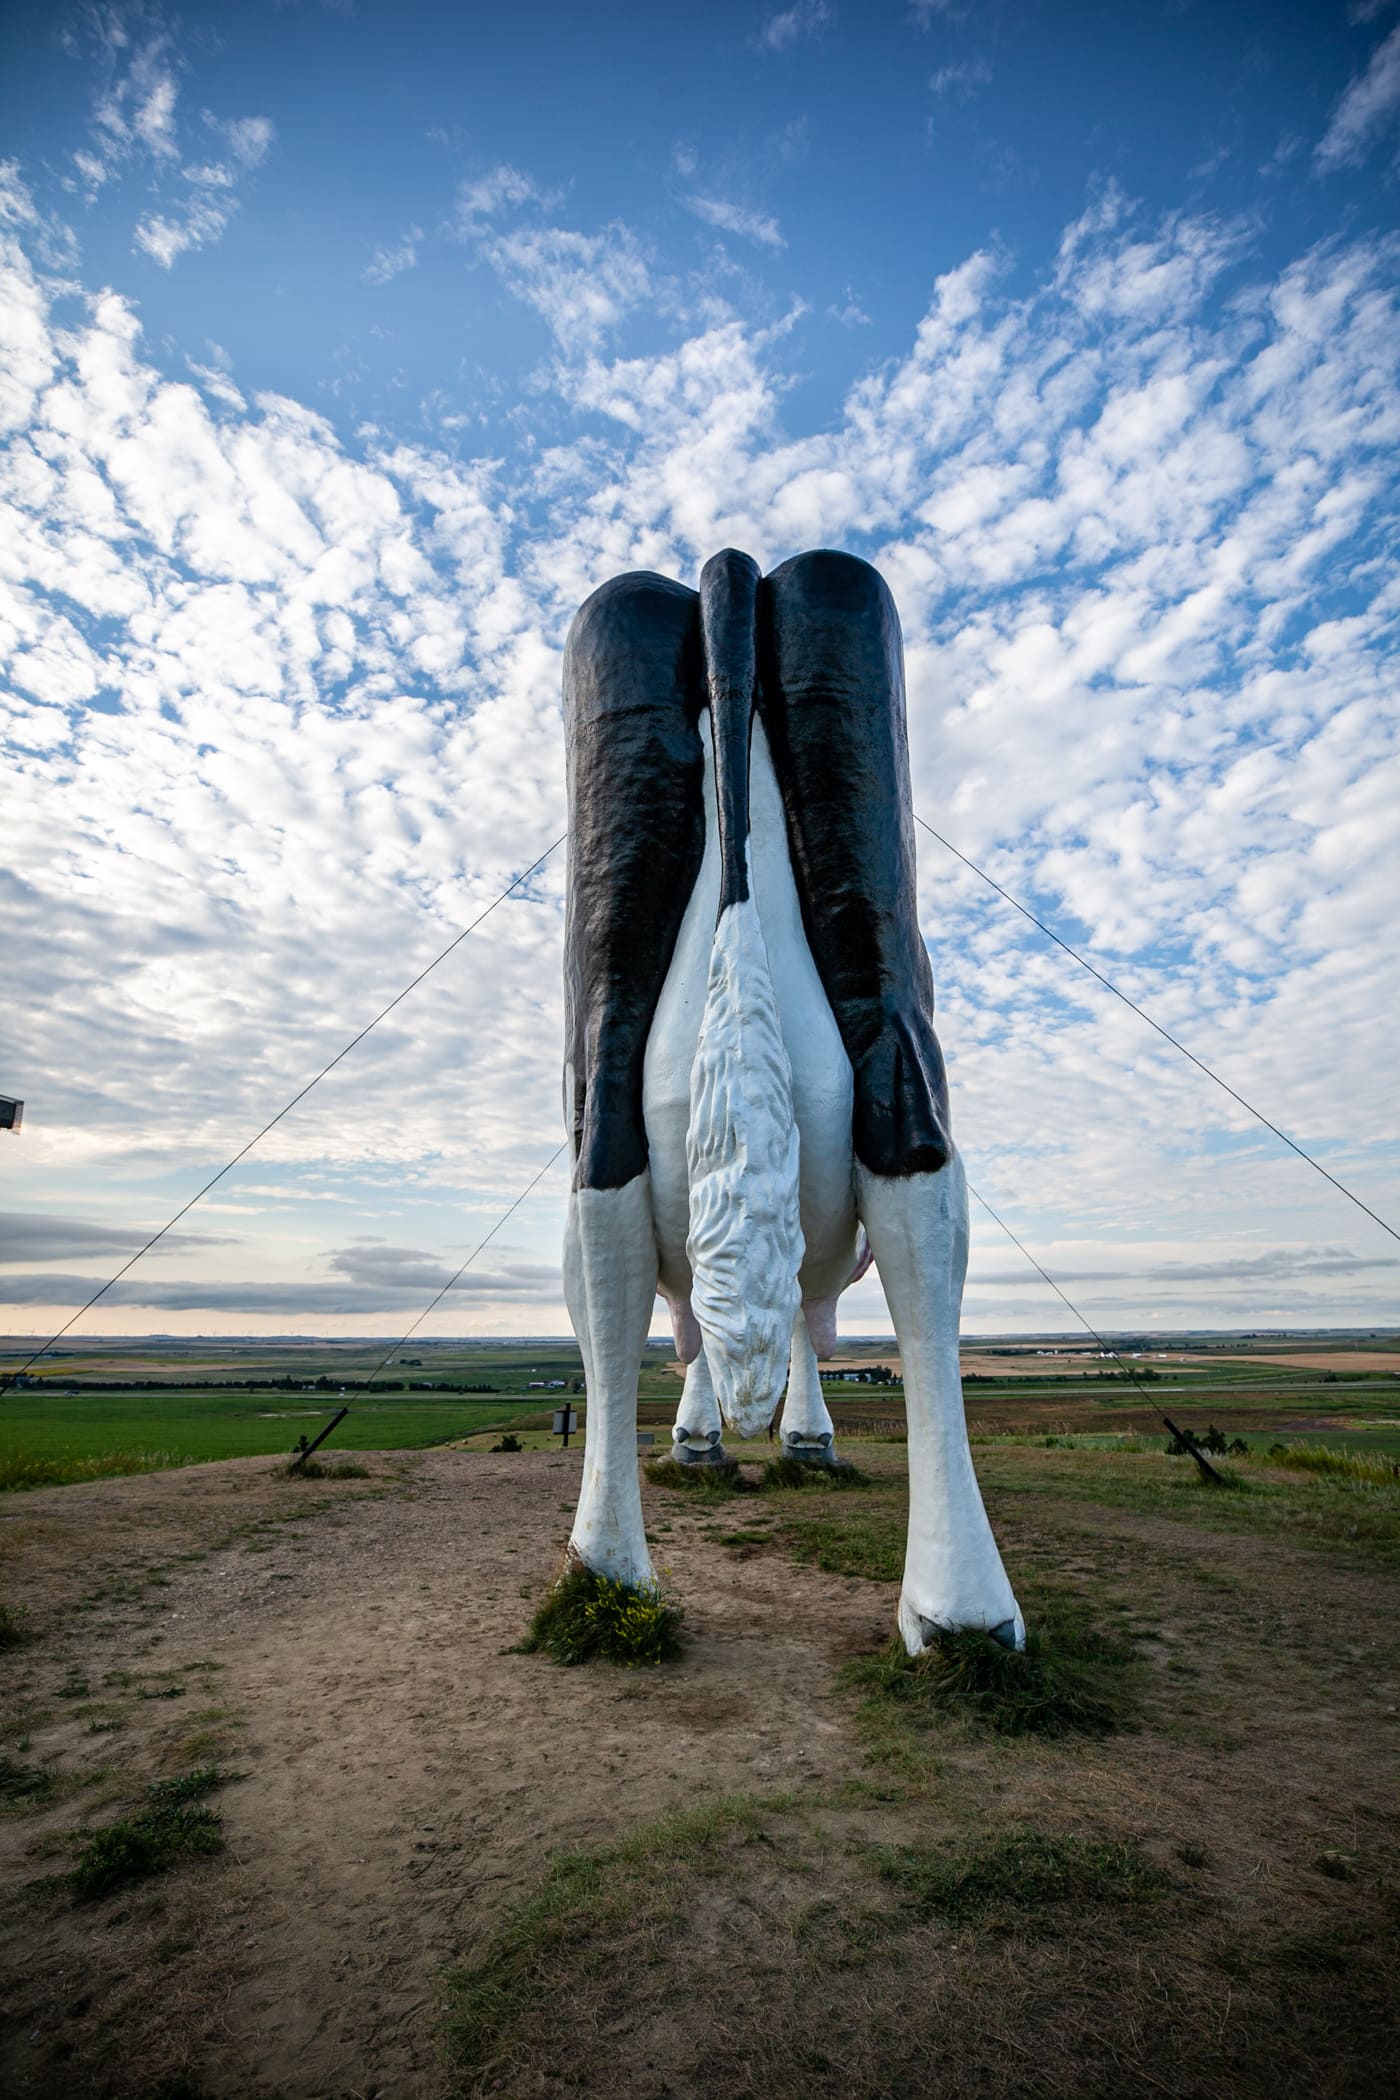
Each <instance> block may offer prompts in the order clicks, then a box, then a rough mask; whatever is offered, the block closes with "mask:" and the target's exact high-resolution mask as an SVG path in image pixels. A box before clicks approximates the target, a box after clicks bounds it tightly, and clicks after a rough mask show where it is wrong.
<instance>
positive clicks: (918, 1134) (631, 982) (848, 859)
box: [564, 550, 1024, 1654]
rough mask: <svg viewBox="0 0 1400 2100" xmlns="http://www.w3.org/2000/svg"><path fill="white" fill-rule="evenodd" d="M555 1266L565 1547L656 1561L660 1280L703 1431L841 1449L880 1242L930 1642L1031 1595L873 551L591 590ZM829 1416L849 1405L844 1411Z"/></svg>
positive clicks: (577, 748) (602, 1557)
mask: <svg viewBox="0 0 1400 2100" xmlns="http://www.w3.org/2000/svg"><path fill="white" fill-rule="evenodd" d="M564 720H565V729H566V734H567V741H568V768H569V890H568V920H567V930H566V945H567V959H566V964H565V971H566V992H567V1049H566V1058H567V1063H566V1068H565V1105H566V1115H567V1118H568V1121H569V1127H570V1132H571V1140H572V1156H573V1185H572V1190H571V1193H570V1197H569V1215H568V1225H567V1230H566V1235H565V1245H564V1290H565V1296H566V1299H567V1302H568V1307H569V1314H570V1317H571V1319H572V1321H573V1324H574V1329H575V1332H576V1333H577V1335H578V1339H579V1346H580V1348H581V1350H582V1352H583V1362H584V1370H585V1374H586V1379H587V1389H588V1434H587V1442H586V1446H585V1452H584V1469H583V1488H582V1492H581V1494H580V1497H579V1506H578V1513H577V1516H576V1518H575V1521H574V1527H573V1534H572V1538H571V1541H570V1552H571V1557H572V1558H573V1559H575V1560H576V1561H579V1562H582V1563H583V1564H584V1565H585V1566H586V1567H589V1568H592V1569H595V1570H597V1571H598V1572H600V1573H602V1574H606V1575H608V1576H611V1577H614V1578H616V1579H619V1580H621V1581H623V1582H626V1583H629V1584H643V1583H647V1582H649V1581H651V1580H652V1567H651V1560H650V1557H649V1555H648V1552H647V1544H646V1535H645V1532H644V1529H643V1524H642V1506H641V1494H640V1488H639V1483H638V1477H637V1444H636V1399H637V1375H638V1371H639V1368H640V1364H641V1357H642V1352H643V1350H644V1348H645V1346H646V1340H647V1333H648V1330H649V1327H650V1323H651V1315H652V1306H653V1303H654V1300H655V1295H656V1293H657V1292H658V1290H659V1291H660V1293H661V1294H662V1295H663V1296H664V1297H665V1298H666V1300H667V1301H668V1303H669V1306H670V1311H671V1319H672V1324H673V1328H674V1331H675V1337H676V1346H677V1349H678V1351H679V1354H680V1356H681V1359H682V1360H683V1361H684V1362H685V1363H686V1364H687V1365H688V1367H689V1368H688V1370H687V1374H686V1390H685V1397H684V1399H683V1401H682V1405H681V1412H680V1416H679V1419H678V1422H677V1427H676V1432H675V1435H676V1448H677V1454H678V1456H680V1457H681V1458H686V1457H693V1456H696V1455H700V1454H703V1453H706V1452H707V1451H708V1450H711V1449H712V1448H713V1446H714V1445H716V1444H717V1443H718V1435H717V1431H718V1421H717V1418H716V1417H715V1414H714V1410H715V1407H716V1403H717V1406H718V1411H719V1413H720V1414H722V1415H723V1417H724V1420H725V1422H726V1423H728V1424H730V1425H731V1426H732V1427H734V1428H735V1429H736V1430H737V1431H738V1432H739V1433H740V1434H741V1435H743V1436H751V1435H753V1434H754V1433H755V1431H757V1430H759V1429H764V1428H766V1427H767V1426H768V1424H769V1422H770V1420H771V1418H772V1415H773V1411H774V1408H775V1405H776V1403H777V1400H778V1399H779V1397H780V1395H781V1393H782V1389H783V1384H784V1380H785V1378H788V1377H789V1370H790V1372H791V1376H790V1379H789V1386H788V1402H787V1410H786V1413H785V1416H784V1424H783V1428H784V1437H785V1442H786V1444H787V1445H788V1447H789V1448H792V1449H794V1450H796V1451H798V1452H799V1453H802V1454H805V1455H808V1456H812V1457H819V1456H821V1455H823V1454H826V1453H829V1452H830V1448H831V1446H830V1418H829V1417H828V1416H827V1415H826V1412H825V1408H824V1405H823V1403H822V1400H821V1395H820V1386H819V1384H818V1380H817V1372H816V1359H817V1357H818V1356H820V1355H824V1354H829V1353H830V1351H831V1349H832V1346H833V1343H834V1338H835V1333H836V1301H837V1298H838V1296H839V1294H840V1292H841V1291H842V1290H843V1289H844V1288H845V1286H846V1285H847V1284H848V1283H850V1282H851V1281H853V1280H854V1278H855V1277H856V1275H858V1274H859V1273H861V1271H862V1268H863V1266H864V1264H865V1263H866V1262H868V1261H869V1259H870V1257H871V1255H872V1254H873V1257H874V1261H875V1265H876V1267H877V1268H878V1270H879V1274H880V1281H881V1283H882V1284H883V1286H884V1291H885V1296H886V1299H887V1300H888V1303H889V1308H890V1312H891V1315H892V1316H893V1320H894V1325H895V1331H896V1333H897V1335H898V1337H899V1344H900V1350H901V1354H902V1357H903V1364H904V1393H905V1405H906V1409H907V1413H908V1425H909V1537H908V1548H907V1553H906V1558H905V1563H904V1581H903V1587H902V1590H901V1594H900V1604H899V1624H900V1630H901V1632H902V1634H903V1637H904V1642H905V1645H906V1647H907V1648H908V1650H909V1652H910V1653H911V1654H917V1653H918V1652H919V1651H920V1650H922V1649H923V1648H925V1647H927V1646H928V1645H929V1644H930V1643H931V1642H932V1641H934V1640H935V1639H936V1638H937V1637H938V1635H939V1634H940V1633H941V1632H947V1631H952V1630H956V1629H959V1628H963V1627H979V1628H982V1629H984V1630H985V1631H987V1632H988V1633H991V1634H993V1635H995V1637H996V1638H997V1639H998V1640H1000V1641H1002V1642H1004V1643H1006V1644H1007V1645H1008V1646H1014V1647H1019V1646H1020V1645H1021V1644H1022V1642H1023V1640H1024V1625H1023V1621H1022V1618H1021V1614H1020V1611H1019V1610H1018V1608H1017V1604H1016V1599H1015V1597H1014V1596H1013V1594H1012V1590H1011V1585H1010V1583H1009V1582H1008V1580H1007V1577H1006V1573H1005V1570H1004V1569H1003V1567H1002V1563H1001V1557H1000V1555H999V1553H998V1551H997V1547H996V1542H995V1540H994V1539H993V1537H992V1531H991V1527H990V1525H989V1524H988V1522H987V1517H986V1512H985V1511H984V1509H983V1506H982V1498H981V1495H980V1493H979V1492H978V1487H977V1480H976V1476H975V1475H974V1473H973V1469H972V1458H971V1454H970V1452H969V1450H968V1442H967V1430H966V1425H965V1422H964V1417H963V1403H962V1384H961V1379H960V1376H959V1370H958V1316H959V1310H960V1306H961V1302H962V1287H963V1276H964V1272H965V1270H966V1266H967V1238H968V1228H967V1194H966V1187H965V1183H964V1179H963V1170H962V1165H961V1162H960V1160H959V1158H958V1154H957V1152H956V1150H955V1148H954V1145H953V1140H952V1134H951V1128H950V1124H949V1116H948V1092H947V1083H946V1078H945V1074H944V1068H943V1059H942V1055H941V1053H940V1051H939V1047H938V1039H937V1037H936V1036H935V1034H934V1029H933V977H932V973H931V971H930V968H929V962H928V955H927V953H926V951H925V948H924V943H923V939H922V936H921V934H920V932H919V922H918V913H917V907H916V895H915V867H914V841H913V815H912V808H911V804H910V795H909V760H908V747H907V743H906V737H905V723H904V667H903V650H902V644H901V639H900V630H899V619H898V615H897V614H896V612H895V608H894V602H893V600H892V598H891V596H890V593H889V590H888V588H887V587H886V585H885V583H884V581H883V580H882V578H881V577H880V576H879V575H878V574H877V572H876V571H875V570H874V569H873V568H871V567H870V566H869V564H868V563H866V562H863V561H859V560H857V559H856V558H855V557H854V556H852V555H848V554H837V553H829V552H822V553H814V554H801V555H798V556H796V557H795V558H794V559H793V560H791V561H787V562H784V563H783V564H782V566H781V567H780V568H777V569H775V570H774V571H773V573H772V574H771V575H770V576H760V574H759V571H758V568H757V566H756V565H755V563H754V562H752V561H751V560H750V559H749V557H748V556H747V555H744V554H739V553H736V552H734V551H733V550H729V551H726V552H725V553H722V554H717V555H715V557H714V558H713V560H711V561H710V562H708V563H707V564H706V566H705V569H704V571H703V573H702V575H701V578H700V588H699V591H698V592H696V591H692V590H689V589H687V588H686V586H685V585H683V584H680V583H673V582H671V581H670V580H669V578H667V577H664V576H655V575H651V574H646V573H643V574H639V575H630V576H619V577H616V578H615V579H614V580H613V581H612V582H611V583H606V584H604V585H603V586H602V588H601V589H600V590H597V591H595V592H594V594H593V596H592V597H591V598H589V599H588V601H587V603H586V604H585V605H584V606H583V607H582V608H581V609H580V611H579V613H578V614H577V616H576V618H575V620H574V623H573V626H572V628H571V630H570V633H569V638H568V644H567V648H566V651H565V659H564ZM823 1425H824V1426H823Z"/></svg>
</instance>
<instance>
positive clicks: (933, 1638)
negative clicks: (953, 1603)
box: [900, 1612, 1026, 1655]
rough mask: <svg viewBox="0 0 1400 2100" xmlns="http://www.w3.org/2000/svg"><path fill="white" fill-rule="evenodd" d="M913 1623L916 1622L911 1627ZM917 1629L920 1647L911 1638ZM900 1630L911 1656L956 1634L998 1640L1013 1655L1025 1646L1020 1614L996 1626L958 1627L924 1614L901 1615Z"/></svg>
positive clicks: (998, 1644)
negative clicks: (976, 1634) (926, 1616)
mask: <svg viewBox="0 0 1400 2100" xmlns="http://www.w3.org/2000/svg"><path fill="white" fill-rule="evenodd" d="M910 1621H912V1622H913V1623H912V1626H911V1625H910V1623H909V1622H910ZM914 1628H917V1630H918V1640H917V1645H916V1643H915V1642H914V1641H912V1640H911V1639H910V1638H909V1635H910V1633H911V1632H912V1631H913V1630H914ZM900 1630H901V1632H903V1634H904V1637H905V1641H904V1644H905V1647H906V1648H907V1649H908V1651H909V1653H910V1654H911V1655H922V1654H924V1653H926V1652H927V1650H928V1649H930V1648H933V1647H936V1646H937V1645H938V1643H939V1642H940V1641H944V1640H947V1638H948V1637H949V1635H950V1634H954V1633H985V1634H986V1636H987V1638H988V1640H992V1641H995V1642H996V1643H997V1646H998V1647H1000V1648H1009V1649H1011V1650H1012V1652H1013V1653H1015V1652H1017V1651H1018V1650H1020V1649H1022V1648H1024V1647H1025V1645H1026V1628H1025V1622H1024V1620H1023V1619H1022V1618H1021V1615H1020V1613H1019V1612H1018V1613H1017V1614H1016V1615H1015V1617H1014V1618H1010V1619H1001V1620H999V1621H998V1622H997V1624H996V1625H995V1626H969V1625H967V1624H963V1625H961V1626H956V1625H954V1624H952V1623H951V1622H950V1621H948V1620H944V1619H927V1618H925V1617H924V1615H923V1613H922V1612H908V1613H907V1614H906V1613H905V1612H901V1613H900Z"/></svg>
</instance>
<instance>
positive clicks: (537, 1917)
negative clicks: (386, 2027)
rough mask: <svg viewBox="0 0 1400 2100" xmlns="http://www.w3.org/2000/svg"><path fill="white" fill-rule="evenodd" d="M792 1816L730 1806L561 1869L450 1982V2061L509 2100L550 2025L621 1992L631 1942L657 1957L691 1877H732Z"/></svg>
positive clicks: (669, 1819)
mask: <svg viewBox="0 0 1400 2100" xmlns="http://www.w3.org/2000/svg"><path fill="white" fill-rule="evenodd" d="M789 1806H790V1802H789V1800H788V1797H786V1796H780V1797H777V1798H775V1799H774V1800H772V1801H768V1802H758V1801H756V1800H754V1799H753V1798H752V1797H751V1796H748V1795H733V1796H727V1797H721V1798H718V1799H716V1800H713V1801H709V1802H706V1803H705V1804H704V1805H703V1806H701V1807H699V1808H695V1809H683V1810H680V1811H678V1812H676V1813H675V1814H672V1815H668V1816H663V1817H661V1818H660V1819H659V1820H658V1821H656V1822H654V1823H648V1824H645V1825H644V1826H643V1827H642V1828H641V1829H639V1830H635V1831H633V1832H632V1833H631V1834H630V1835H629V1836H627V1837H625V1838H623V1839H621V1840H620V1841H619V1842H618V1843H616V1844H612V1845H605V1846H599V1847H597V1848H595V1849H593V1850H590V1851H586V1852H568V1853H564V1854H562V1855H560V1856H559V1857H558V1858H557V1859H555V1860H554V1861H553V1863H552V1864H551V1865H550V1867H549V1868H548V1869H547V1871H546V1873H545V1875H544V1877H543V1879H542V1880H541V1882H540V1883H539V1885H538V1886H537V1887H536V1888H535V1889H533V1890H532V1891H530V1892H529V1893H528V1894H527V1895H525V1896H523V1897H519V1898H517V1899H516V1900H515V1902H514V1903H512V1904H511V1905H510V1907H509V1908H508V1909H507V1911H506V1913H505V1915H504V1917H503V1918H502V1919H501V1921H500V1923H499V1924H498V1925H497V1926H496V1928H495V1930H494V1932H493V1933H492V1935H491V1938H490V1940H489V1941H488V1943H487V1945H486V1948H485V1950H484V1951H483V1953H482V1954H481V1955H480V1956H479V1957H478V1959H477V1960H475V1961H474V1962H471V1963H469V1964H463V1965H462V1966H461V1967H459V1968H457V1969H455V1970H453V1971H452V1972H450V1974H449V1977H448V2005H449V2012H448V2019H447V2023H446V2037H447V2044H448V2051H449V2056H450V2060H451V2064H452V2068H453V2070H454V2072H455V2073H456V2074H457V2077H458V2078H459V2079H460V2080H462V2081H464V2082H466V2084H467V2089H468V2090H469V2091H472V2092H483V2091H497V2090H501V2089H502V2086H503V2085H505V2086H506V2089H507V2090H508V2089H509V2087H508V2085H507V2084H506V2081H507V2077H508V2072H509V2067H510V2066H511V2065H512V2064H514V2063H515V2062H517V2061H518V2060H519V2058H520V2057H521V2056H523V2055H526V2054H528V2053H529V2052H530V2051H531V2050H532V2049H533V2048H534V2047H535V2046H536V2045H537V2041H538V2031H539V2028H540V2026H541V2024H542V2023H544V2022H550V2021H551V2020H552V2021H554V2022H555V2023H557V2022H558V2020H559V2018H560V2017H561V2015H563V2014H565V2013H566V2012H567V2010H568V2007H569V2004H570V2003H571V2002H572V2000H573V1998H574V1996H575V1994H576V1992H577V1989H578V1986H579V1984H580V1983H581V1982H582V1983H584V1984H585V1985H587V1986H592V1985H593V1984H594V1983H595V1982H596V1983H599V1984H601V1985H603V1986H604V1987H605V1988H606V1990H607V1992H608V1993H609V1994H613V1993H615V1992H616V1991H617V1990H618V1988H619V1976H620V1974H621V1973H624V1972H620V1971H619V1969H618V1967H617V1949H618V1946H619V1944H624V1943H626V1942H627V1941H629V1940H630V1941H634V1942H636V1943H637V1944H638V1945H639V1946H640V1947H645V1948H647V1949H648V1951H649V1952H650V1953H651V1955H652V1958H653V1959H654V1958H655V1949H656V1947H657V1945H658V1942H659V1941H660V1940H661V1939H663V1938H664V1937H666V1936H668V1934H669V1932H670V1931H671V1930H674V1929H675V1927H676V1925H677V1924H678V1923H679V1922H680V1920H681V1917H682V1916H683V1912H682V1910H681V1907H680V1906H681V1904H682V1902H683V1900H684V1899H683V1897H682V1896H681V1895H680V1894H679V1893H678V1892H679V1891H681V1890H684V1889H685V1888H686V1886H687V1882H688V1878H689V1877H690V1876H693V1875H694V1874H695V1873H696V1872H699V1873H701V1874H703V1873H705V1872H707V1871H709V1872H715V1871H718V1870H722V1869H723V1868H724V1867H725V1866H726V1865H727V1864H728V1862H729V1861H730V1859H731V1858H732V1856H733V1850H734V1848H735V1847H736V1846H743V1845H746V1844H753V1843H758V1844H766V1843H767V1842H769V1841H768V1839H767V1837H766V1832H765V1829H764V1822H765V1818H766V1817H767V1816H769V1815H773V1814H781V1813H783V1812H784V1811H785V1810H786V1809H787V1808H788V1807H789ZM658 1870H659V1871H658ZM689 1887H690V1889H691V1891H692V1892H693V1881H689ZM561 1992H562V1993H563V1994H564V1995H563V1997H562V1998H561Z"/></svg>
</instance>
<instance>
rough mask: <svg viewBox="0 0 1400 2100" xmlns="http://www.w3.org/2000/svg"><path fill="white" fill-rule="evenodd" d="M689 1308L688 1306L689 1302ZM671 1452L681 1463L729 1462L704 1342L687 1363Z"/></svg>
mask: <svg viewBox="0 0 1400 2100" xmlns="http://www.w3.org/2000/svg"><path fill="white" fill-rule="evenodd" d="M686 1309H687V1311H688V1310H689V1306H688V1305H687V1308H686ZM671 1456H672V1457H673V1458H674V1459H675V1461H676V1463H677V1465H680V1466H727V1465H729V1464H730V1463H731V1461H730V1459H729V1455H728V1453H727V1452H726V1451H725V1448H724V1426H723V1424H722V1422H721V1421H720V1413H719V1402H718V1400H716V1398H715V1388H714V1382H713V1380H712V1379H711V1377H710V1366H709V1361H708V1359H707V1358H706V1355H705V1351H704V1348H703V1346H702V1347H701V1348H700V1349H699V1350H698V1351H697V1352H696V1354H695V1355H694V1356H693V1357H692V1358H691V1360H690V1362H689V1363H688V1364H687V1365H686V1371H685V1388H684V1390H683V1391H682V1393H681V1404H680V1406H679V1407H678V1408H677V1409H676V1419H675V1423H674V1425H673V1427H672V1430H671Z"/></svg>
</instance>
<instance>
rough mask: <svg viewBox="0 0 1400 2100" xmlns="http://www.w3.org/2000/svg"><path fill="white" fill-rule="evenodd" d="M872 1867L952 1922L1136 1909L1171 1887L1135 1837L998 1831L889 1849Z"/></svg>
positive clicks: (920, 1906)
mask: <svg viewBox="0 0 1400 2100" xmlns="http://www.w3.org/2000/svg"><path fill="white" fill-rule="evenodd" d="M876 1868H877V1871H878V1872H879V1874H880V1876H881V1878H882V1879H883V1880H885V1881H889V1882H892V1883H893V1884H894V1886H895V1887H896V1888H898V1889H899V1890H900V1891H901V1892H902V1893H903V1894H904V1895H905V1896H906V1897H907V1898H908V1899H909V1900H910V1902H912V1903H913V1904H914V1905H916V1906H917V1908H918V1909H920V1910H923V1911H935V1912H937V1913H938V1914H939V1915H940V1916H941V1917H945V1918H948V1919H950V1920H951V1921H952V1922H953V1923H955V1924H974V1923H981V1922H984V1921H986V1920H989V1919H992V1918H994V1917H996V1916H997V1915H998V1914H1006V1913H1008V1912H1009V1913H1012V1914H1014V1915H1015V1916H1017V1917H1018V1918H1026V1917H1033V1916H1034V1915H1035V1914H1036V1913H1037V1912H1039V1911H1044V1910H1048V1909H1051V1908H1052V1907H1054V1906H1057V1905H1061V1904H1065V1903H1074V1904H1086V1903H1141V1902H1145V1901H1150V1900H1151V1899H1152V1898H1154V1897H1157V1896H1160V1895H1162V1894H1163V1893H1164V1892H1165V1891H1166V1890H1167V1889H1169V1888H1170V1887H1171V1882H1170V1880H1169V1878H1168V1877H1167V1875H1165V1874H1164V1873H1163V1872H1162V1870H1161V1868H1160V1867H1156V1866H1154V1865H1153V1864H1152V1862H1151V1860H1149V1859H1146V1858H1145V1857H1144V1856H1143V1852H1142V1848H1141V1846H1140V1845H1139V1843H1138V1841H1137V1840H1136V1838H1122V1839H1102V1838H1085V1837H1069V1836H1061V1835H1058V1834H1055V1833H1052V1832H1049V1831H1043V1830H1033V1829H1025V1830H1008V1831H1001V1832H999V1833H998V1834H997V1835H996V1836H995V1837H989V1838H983V1839H981V1840H980V1841H978V1842H975V1843H972V1844H969V1845H964V1846H961V1847H958V1846H955V1845H953V1844H952V1843H951V1841H947V1842H945V1843H944V1844H942V1845H932V1844H915V1845H894V1846H888V1847H885V1848H883V1849H882V1850H881V1851H880V1852H879V1853H878V1854H877V1855H876Z"/></svg>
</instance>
